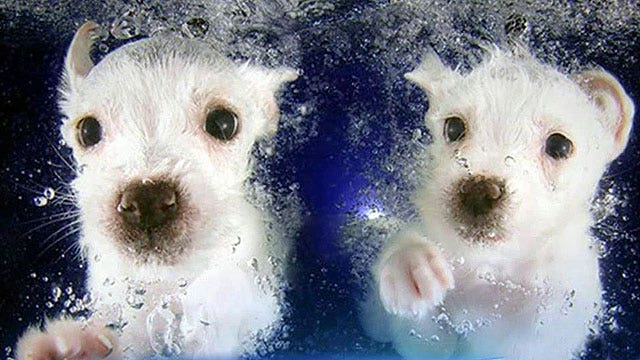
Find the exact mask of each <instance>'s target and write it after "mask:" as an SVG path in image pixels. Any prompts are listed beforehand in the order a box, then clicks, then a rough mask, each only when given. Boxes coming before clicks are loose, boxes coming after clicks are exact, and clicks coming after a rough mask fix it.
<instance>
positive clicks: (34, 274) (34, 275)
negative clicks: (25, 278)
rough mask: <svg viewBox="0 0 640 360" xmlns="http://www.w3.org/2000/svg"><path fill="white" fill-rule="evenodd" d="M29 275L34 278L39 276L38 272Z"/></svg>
mask: <svg viewBox="0 0 640 360" xmlns="http://www.w3.org/2000/svg"><path fill="white" fill-rule="evenodd" d="M29 277H30V278H32V279H35V278H37V277H38V274H36V273H34V272H32V273H31V274H29Z"/></svg>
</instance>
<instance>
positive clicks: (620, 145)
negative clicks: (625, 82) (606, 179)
mask: <svg viewBox="0 0 640 360" xmlns="http://www.w3.org/2000/svg"><path fill="white" fill-rule="evenodd" d="M576 81H577V83H578V84H579V85H580V86H581V87H582V89H583V90H584V91H585V92H586V93H587V95H589V98H590V99H591V100H592V101H593V102H594V103H595V105H596V106H597V107H598V109H599V110H600V113H599V114H598V119H599V120H600V122H602V124H603V125H604V127H605V129H607V130H608V131H609V134H611V136H612V137H613V150H612V154H611V156H610V160H613V159H615V158H617V157H618V156H619V155H620V154H621V153H622V151H624V148H625V147H626V146H627V141H628V140H629V134H630V133H631V125H632V122H633V116H634V113H635V107H634V105H633V101H632V100H631V98H629V95H627V93H626V92H625V91H624V89H623V88H622V85H620V82H619V81H618V79H616V78H615V77H614V76H613V75H611V74H610V73H608V72H606V71H604V70H590V71H586V72H584V73H582V74H580V75H578V76H577V79H576Z"/></svg>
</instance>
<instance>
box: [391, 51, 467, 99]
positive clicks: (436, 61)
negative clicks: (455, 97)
mask: <svg viewBox="0 0 640 360" xmlns="http://www.w3.org/2000/svg"><path fill="white" fill-rule="evenodd" d="M458 76H459V75H458V74H457V73H456V72H455V71H453V70H451V69H450V68H449V67H447V66H446V65H445V64H443V63H442V61H441V60H440V58H439V57H438V54H436V53H435V51H433V50H429V51H428V52H427V54H425V55H424V56H423V57H422V61H421V62H420V65H418V67H417V68H415V69H414V70H413V71H411V72H408V73H406V74H404V77H405V79H407V80H409V81H411V82H413V83H415V84H416V85H418V86H420V87H421V88H422V89H423V90H424V91H425V92H426V93H427V96H428V97H429V98H432V97H434V96H436V94H438V92H439V90H440V89H443V88H446V87H448V85H449V84H450V83H451V82H453V81H454V80H455V79H456V78H457V77H458Z"/></svg>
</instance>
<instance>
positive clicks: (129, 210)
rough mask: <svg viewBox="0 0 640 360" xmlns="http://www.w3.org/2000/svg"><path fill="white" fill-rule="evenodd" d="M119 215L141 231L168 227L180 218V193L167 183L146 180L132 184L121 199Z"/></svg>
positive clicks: (118, 208)
mask: <svg viewBox="0 0 640 360" xmlns="http://www.w3.org/2000/svg"><path fill="white" fill-rule="evenodd" d="M117 211H118V214H120V217H121V218H122V219H123V220H124V222H125V223H126V224H128V225H130V226H132V227H135V228H137V229H140V230H148V229H153V228H157V227H160V226H163V225H167V224H169V223H171V222H172V221H174V220H175V219H176V218H177V216H178V193H177V191H176V187H175V185H173V184H171V183H169V182H166V181H151V180H144V181H140V182H134V183H132V184H130V185H129V186H128V187H127V188H126V189H125V190H124V191H123V192H122V195H121V197H120V202H119V203H118V206H117Z"/></svg>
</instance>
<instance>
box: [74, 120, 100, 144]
mask: <svg viewBox="0 0 640 360" xmlns="http://www.w3.org/2000/svg"><path fill="white" fill-rule="evenodd" d="M100 140H102V126H100V122H98V120H96V118H94V117H91V116H87V117H86V118H83V119H82V120H80V122H79V123H78V141H79V142H80V145H82V147H85V148H88V147H90V146H93V145H95V144H97V143H99V142H100Z"/></svg>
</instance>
